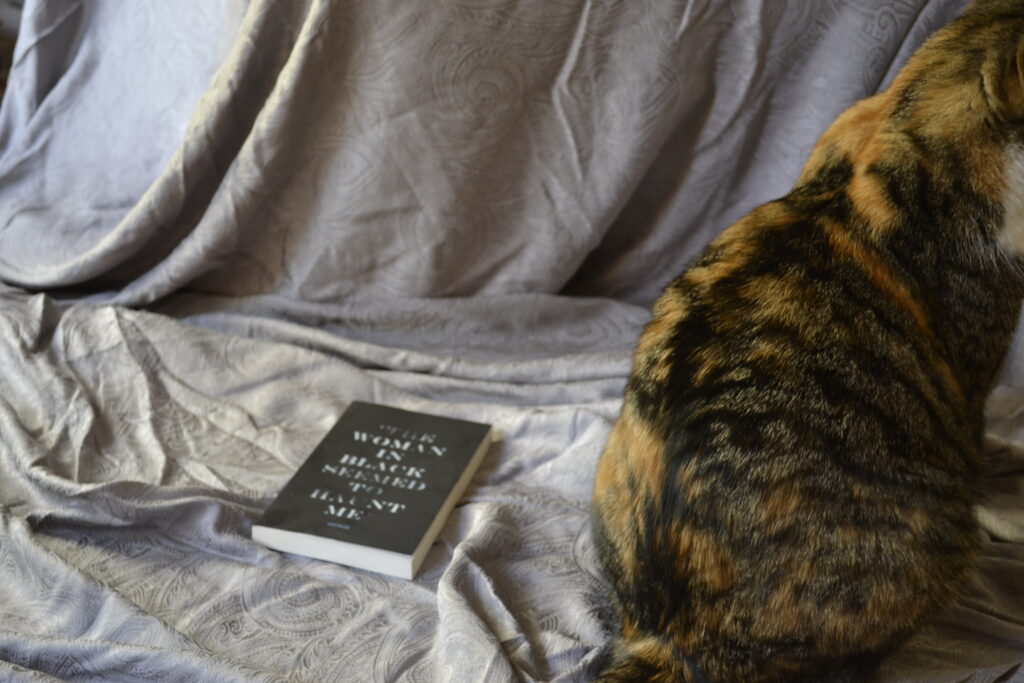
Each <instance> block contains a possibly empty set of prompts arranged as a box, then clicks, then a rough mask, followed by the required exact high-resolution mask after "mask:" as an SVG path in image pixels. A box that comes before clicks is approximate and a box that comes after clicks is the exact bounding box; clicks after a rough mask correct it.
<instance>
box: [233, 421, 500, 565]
mask: <svg viewBox="0 0 1024 683" xmlns="http://www.w3.org/2000/svg"><path fill="white" fill-rule="evenodd" d="M494 434H495V430H493V429H492V428H491V426H490V425H486V424H480V423H477V422H468V421H466V420H457V419H454V418H449V417H441V416H437V415H428V414H425V413H418V412H412V411H408V410H401V409H399V408H392V407H389V406H383V405H377V404H372V403H363V402H355V403H352V405H350V406H349V408H348V410H346V411H345V413H344V414H343V415H342V416H341V418H339V420H338V422H337V423H336V424H335V425H334V427H332V428H331V430H330V431H329V432H328V433H327V436H325V437H324V439H323V440H322V441H321V442H320V444H319V445H318V446H317V447H316V448H315V449H314V450H313V452H312V453H311V454H310V456H309V458H307V460H306V461H305V463H303V464H302V466H300V467H299V469H298V471H297V472H296V473H295V475H294V476H293V477H292V478H291V479H290V480H289V481H288V483H287V484H285V486H284V488H283V489H282V490H281V492H280V493H279V494H278V496H277V498H275V499H274V502H273V503H271V505H270V507H269V508H267V510H266V511H265V512H264V513H263V515H262V517H260V519H259V520H258V521H257V522H256V523H255V524H254V525H253V527H252V538H253V540H256V541H259V542H260V543H263V544H264V545H266V546H268V547H271V548H274V549H277V550H282V551H285V552H290V553H296V554H299V555H306V556H309V557H316V558H318V559H324V560H329V561H332V562H338V563H340V564H345V565H348V566H352V567H358V568H360V569H369V570H372V571H377V572H382V573H385V574H391V575H393V576H399V577H402V578H407V579H411V578H413V577H414V576H415V574H416V571H417V570H418V569H419V565H420V564H421V563H422V561H423V558H424V557H425V556H426V553H427V550H428V549H429V548H430V545H431V544H432V543H433V541H434V538H435V537H436V536H437V534H438V533H439V532H440V530H441V527H442V526H443V524H444V522H445V520H446V519H447V518H448V515H449V514H450V513H451V510H452V508H453V507H454V505H455V503H456V501H457V500H458V498H459V497H460V496H461V495H462V492H463V491H464V490H465V487H466V485H467V484H468V483H469V480H470V479H471V478H472V476H473V473H474V472H475V471H476V469H477V467H478V466H479V465H480V462H481V461H482V460H483V456H484V454H485V453H486V451H487V449H488V446H489V445H490V443H491V442H492V440H493V438H494Z"/></svg>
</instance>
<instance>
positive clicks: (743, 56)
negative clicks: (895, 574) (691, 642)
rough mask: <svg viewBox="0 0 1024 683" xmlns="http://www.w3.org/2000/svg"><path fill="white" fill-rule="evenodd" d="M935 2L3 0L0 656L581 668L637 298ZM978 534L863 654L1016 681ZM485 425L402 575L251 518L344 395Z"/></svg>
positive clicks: (599, 603)
mask: <svg viewBox="0 0 1024 683" xmlns="http://www.w3.org/2000/svg"><path fill="white" fill-rule="evenodd" d="M963 4H964V2H963V0H817V1H816V2H804V1H802V0H787V1H785V2H780V1H779V0H675V1H667V0H666V1H659V2H604V1H601V0H521V1H518V2H517V1H514V0H438V1H437V2H430V3H409V2H399V1H398V0H354V1H352V2H328V1H326V0H306V1H305V2H298V1H296V2H290V1H289V2H276V1H274V0H251V1H249V2H243V1H242V0H220V1H219V2H210V1H209V0H176V1H175V2H173V3H137V2H130V1H128V0H120V1H117V0H105V1H104V2H87V1H85V0H60V1H55V0H29V1H28V2H26V3H25V7H24V11H23V15H22V20H21V24H20V28H19V35H18V42H17V47H16V51H15V55H14V66H13V69H12V70H11V74H10V79H9V82H8V87H7V90H6V93H5V94H4V99H3V104H2V107H0V283H2V284H0V679H3V680H17V681H21V680H25V681H50V680H102V681H115V680H125V681H140V680H161V681H178V680H194V681H250V680H255V681H279V680H280V681H316V682H321V681H346V682H347V681H399V680H401V681H586V680H590V678H591V677H592V676H593V673H594V672H593V665H594V662H595V660H596V658H597V657H598V655H599V653H600V652H601V648H602V647H603V645H604V643H605V642H606V640H607V639H608V637H609V634H610V632H611V630H612V628H613V623H612V619H611V615H610V614H609V610H608V597H607V589H606V585H605V584H604V582H603V579H602V578H601V573H600V571H599V569H598V567H597V565H596V562H595V557H594V553H593V548H592V543H591V540H590V532H589V529H588V500H589V494H590V487H591V482H592V477H593V470H594V467H595V464H596V460H597V457H598V455H599V453H600V450H601V448H602V445H603V441H604V439H605V437H606V435H607V433H608V431H609V428H610V426H611V424H612V422H613V421H614V419H615V417H616V415H617V411H618V408H619V403H620V397H621V392H622V390H623V387H624V383H625V378H626V375H627V372H628V368H629V360H630V354H631V350H632V346H633V344H634V342H635V339H636V337H637V335H638V333H639V330H640V329H641V327H642V326H643V324H644V323H645V321H646V319H647V315H648V307H649V305H650V302H651V301H652V300H653V298H654V297H655V296H657V294H658V292H659V291H660V289H661V288H662V287H663V286H664V285H665V284H666V283H667V281H668V280H669V279H670V278H671V277H673V276H674V275H675V274H677V273H678V271H679V270H681V269H682V267H683V266H684V265H685V263H686V262H687V261H688V260H689V259H690V258H691V257H692V256H693V255H694V253H695V252H696V251H697V250H698V249H700V248H701V247H702V246H703V244H705V243H706V241H707V240H708V239H710V237H712V236H713V235H714V234H716V233H717V232H718V231H720V230H721V229H722V228H723V227H725V226H726V225H728V224H729V223H730V222H731V221H733V220H734V219H736V218H737V217H739V216H740V215H742V214H744V213H746V212H747V211H749V210H750V209H751V208H752V207H753V206H755V205H757V204H758V203H760V202H763V201H765V200H768V199H771V198H773V197H776V196H778V195H780V194H782V193H784V192H785V191H786V190H787V189H788V187H789V185H790V184H791V183H792V181H793V179H794V178H795V176H796V174H797V172H798V170H799V168H800V166H801V165H802V162H803V160H804V158H805V157H806V155H807V153H808V151H809V149H810V146H811V145H812V144H813V142H814V140H815V139H816V138H817V136H818V135H819V134H820V133H821V131H822V130H824V128H825V127H826V126H827V125H828V124H829V123H830V122H831V120H832V119H833V118H834V117H835V116H836V115H837V114H838V113H839V112H840V111H842V110H843V109H844V108H845V107H846V106H848V105H849V104H851V103H852V102H854V101H856V100H857V99H859V98H861V97H864V96H866V95H868V94H871V93H873V92H875V91H877V90H878V89H880V88H882V87H884V85H885V84H887V83H888V81H889V79H891V77H892V76H893V74H894V72H895V71H896V70H897V69H898V68H899V66H900V65H901V64H902V63H903V61H904V60H905V59H906V57H907V56H908V55H909V54H910V53H911V52H912V51H913V49H914V48H915V47H916V46H917V45H919V44H920V43H921V42H922V41H923V40H924V39H925V38H926V37H927V36H928V35H929V34H930V33H931V32H932V31H934V30H935V29H936V28H938V27H939V26H941V25H943V24H944V23H945V22H947V21H948V20H950V19H951V18H952V17H953V16H955V15H956V13H957V12H958V11H959V10H960V9H961V7H962V6H963ZM1022 391H1024V348H1021V347H1020V346H1019V345H1018V346H1015V350H1014V352H1013V353H1012V354H1011V358H1010V359H1009V361H1008V363H1007V366H1006V368H1005V370H1004V373H1003V376H1002V379H1001V381H1000V386H999V388H998V390H997V391H996V392H995V394H994V395H993V397H992V400H991V402H990V406H989V427H990V434H989V437H988V441H987V446H986V447H987V449H988V450H989V451H990V454H991V457H992V462H993V474H992V476H991V477H990V479H989V481H988V484H987V491H988V497H987V498H986V500H985V503H984V505H983V506H982V508H981V509H980V511H979V517H980V518H981V520H982V523H983V526H984V529H985V536H986V541H985V545H984V554H983V559H982V562H981V565H980V568H979V571H978V572H977V575H976V576H975V577H973V578H972V580H971V583H970V585H969V587H968V589H967V591H966V592H965V594H964V595H963V596H962V597H961V598H960V599H959V600H958V601H957V602H956V604H955V605H954V606H953V607H952V608H951V609H950V610H949V611H948V612H946V613H944V614H942V615H940V616H939V617H938V618H936V619H935V620H934V621H933V622H930V623H929V624H928V625H927V626H926V627H925V628H924V629H923V630H922V632H921V633H920V634H918V635H917V636H916V637H914V638H913V639H912V640H911V641H910V642H909V643H908V644H907V645H906V646H905V647H903V648H902V649H901V650H900V651H899V652H897V653H896V654H894V655H893V656H892V657H890V658H889V659H888V660H886V663H885V666H884V668H883V670H882V672H881V674H880V678H879V680H881V681H885V682H887V683H888V682H896V681H900V682H904V681H905V682H911V681H912V682H915V683H916V682H921V683H924V682H946V681H949V682H953V681H971V682H978V683H980V682H992V681H997V680H998V681H1024V670H1022V669H1021V663H1022V662H1024V415H1022V408H1024V393H1022ZM355 400H361V401H373V402H379V403H387V404H391V405H395V406H398V407H402V408H408V409H412V410H421V411H424V412H435V413H439V414H444V415H450V416H453V417H462V418H467V419H473V420H478V421H484V422H489V423H493V424H495V425H498V426H499V427H500V428H501V430H502V431H503V433H504V436H505V438H504V440H503V442H502V443H501V444H500V445H498V446H495V447H493V448H492V450H491V451H490V452H489V453H488V455H487V457H486V459H485V461H484V464H483V466H482V467H481V469H480V470H479V471H478V473H477V474H476V475H475V477H474V479H473V481H472V483H471V485H470V487H469V489H468V490H467V492H466V494H465V495H464V496H463V498H462V499H461V501H460V502H459V505H458V506H457V507H456V509H455V511H454V513H453V514H452V516H451V518H450V519H449V521H448V523H447V524H446V525H445V527H444V529H443V531H442V532H441V535H440V536H439V538H438V540H437V542H436V543H435V544H434V545H433V547H432V548H431V550H430V553H429V555H428V556H427V559H426V562H425V564H424V568H423V569H422V571H421V573H420V575H419V576H418V578H417V579H416V580H415V581H403V580H400V579H391V578H387V577H384V576H381V575H376V574H373V573H369V572H363V571H358V570H352V569H347V568H345V567H342V566H338V565H334V564H329V563H324V562H319V561H316V560H311V559H306V558H302V557H298V556H290V555H283V554H280V553H277V552H274V551H271V550H268V549H265V548H263V547H261V546H260V545H258V544H256V543H253V542H252V541H251V540H250V539H249V527H250V525H251V523H252V521H253V520H254V519H255V518H257V517H258V516H259V514H260V512H261V511H262V510H263V509H264V508H265V507H266V506H267V505H268V504H269V503H270V501H271V500H272V499H273V497H274V495H275V493H276V492H277V491H278V490H279V488H280V487H281V486H282V485H283V484H284V482H285V481H286V480H287V479H288V477H289V476H290V475H291V474H292V473H293V472H294V471H295V469H296V468H297V466H298V465H299V464H300V463H301V462H302V461H303V459H304V458H305V457H306V455H307V454H308V453H309V451H310V450H311V449H312V448H313V446H314V445H315V444H316V443H317V442H318V440H319V439H320V438H321V437H322V436H323V434H324V433H325V432H326V431H327V430H328V428H329V427H330V426H331V425H332V423H333V422H334V421H335V420H336V419H337V417H338V415H339V414H340V413H341V412H342V411H343V410H344V408H345V407H346V406H347V405H348V404H349V403H351V402H352V401H355Z"/></svg>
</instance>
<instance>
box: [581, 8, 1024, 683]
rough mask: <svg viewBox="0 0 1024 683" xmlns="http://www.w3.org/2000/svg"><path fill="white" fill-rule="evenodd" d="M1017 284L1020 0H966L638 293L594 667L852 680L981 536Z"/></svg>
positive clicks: (607, 512)
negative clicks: (994, 391)
mask: <svg viewBox="0 0 1024 683" xmlns="http://www.w3.org/2000/svg"><path fill="white" fill-rule="evenodd" d="M1022 298H1024V0H975V2H973V3H972V4H970V5H969V6H968V7H967V8H966V9H965V10H964V12H963V13H962V14H961V15H960V16H959V17H958V18H957V19H955V20H954V21H953V22H952V23H951V24H949V25H948V26H946V27H945V28H943V29H941V30H940V31H938V32H937V33H936V34H935V35H934V36H933V37H932V38H931V39H930V40H929V41H927V42H926V43H925V44H924V45H923V46H922V47H921V48H920V49H919V50H918V51H917V52H915V54H914V55H913V56H912V57H911V59H910V60H909V61H908V62H907V65H906V66H905V67H904V68H903V69H902V70H901V71H900V73H899V74H898V75H897V77H896V78H895V79H894V81H893V83H892V86H891V87H889V88H888V89H887V90H886V91H884V92H882V93H881V94H878V95H875V96H873V97H870V98H868V99H866V100H863V101H861V102H860V103H858V104H856V105H854V106H853V107H852V108H850V109H849V110H847V111H846V112H845V113H843V114H842V115H841V116H840V117H839V118H838V119H837V120H836V122H835V123H834V124H833V125H832V126H831V127H830V128H829V129H828V130H827V131H826V132H825V134H824V135H823V136H822V138H821V139H820V140H819V142H818V143H817V145H816V146H815V148H814V149H813V151H812V153H811V156H810V159H809V160H808V162H807V164H806V166H805V167H804V169H803V171H802V172H801V174H800V176H799V178H798V179H797V181H796V184H795V186H794V187H793V189H792V191H791V192H790V193H789V194H788V195H786V196H785V197H783V198H781V199H779V200H777V201H772V202H769V203H767V204H765V205H763V206H760V207H759V208H756V209H755V210H754V211H753V212H752V213H750V214H749V215H747V216H746V217H745V218H743V219H741V220H740V221H738V222H737V223H735V224H734V225H732V226H731V227H729V228H728V229H726V230H725V231H724V232H723V233H722V234H721V235H720V236H719V237H717V238H716V239H715V240H714V241H712V242H711V244H710V245H709V246H708V247H707V249H706V251H705V252H704V253H703V254H702V255H700V256H698V257H697V258H696V260H694V261H693V262H692V263H691V264H690V266H689V267H688V268H687V270H686V271H685V272H683V274H682V275H681V276H679V277H678V278H676V279H675V280H674V281H672V282H671V283H670V284H669V285H668V287H667V288H666V289H665V290H664V292H663V294H662V295H661V296H660V298H659V299H658V300H657V301H656V302H655V304H654V307H653V312H652V317H651V320H650V322H649V323H648V324H647V326H646V327H645V329H644V331H643V333H642V335H641V336H640V339H639V341H638V343H637V348H636V353H635V357H634V360H633V367H632V372H631V375H630V377H629V380H628V383H627V386H626V390H625V396H624V400H623V405H622V408H621V413H620V415H619V418H618V420H617V421H616V423H615V425H614V427H613V429H612V431H611V433H610V435H609V438H608V441H607V445H606V446H605V449H604V452H603V453H602V455H601V458H600V462H599V464H598V469H597V474H596V477H595V483H594V492H593V505H592V526H593V531H594V539H595V545H596V548H597V552H598V556H599V558H600V561H601V564H602V565H603V568H604V572H605V574H606V576H607V578H608V579H609V582H610V584H611V586H612V589H613V591H614V598H615V602H616V605H617V610H618V612H619V616H620V622H621V623H620V624H619V625H618V628H619V632H618V635H617V636H616V637H615V638H614V639H613V640H612V641H611V642H610V643H609V645H608V648H607V652H606V657H605V661H604V663H603V669H602V671H601V673H600V674H599V676H598V678H599V680H601V681H695V682H700V681H707V682H708V683H711V682H714V683H724V682H731V681H743V682H744V683H770V682H776V681H778V682H783V681H784V682H785V683H797V682H799V681H858V682H860V681H865V680H869V679H870V676H871V675H872V672H873V671H875V670H876V668H877V666H878V664H879V661H880V660H881V659H882V658H883V657H884V656H885V655H886V654H887V653H889V652H891V651H892V650H893V649H894V648H895V647H897V646H898V645H899V644H900V643H902V642H903V641H905V639H906V638H907V637H908V636H909V635H910V634H912V633H913V632H914V631H915V630H916V629H917V628H918V627H919V626H920V625H921V624H922V622H923V621H924V620H925V619H927V618H929V617H930V616H933V615H934V614H935V613H936V612H937V611H938V610H940V609H942V608H943V606H945V605H947V604H949V603H950V602H951V600H952V599H953V598H954V597H955V596H956V594H957V591H958V590H959V589H961V588H962V586H963V584H964V582H965V580H966V578H967V577H968V575H969V573H970V572H971V571H972V570H973V568H974V565H975V560H976V556H977V554H978V552H979V548H980V542H981V541H980V531H979V530H978V527H977V524H976V521H975V518H974V513H973V508H974V505H975V504H976V502H977V501H978V498H979V482H980V479H981V477H982V476H983V474H984V462H983V461H982V451H981V444H982V438H983V429H984V417H983V408H984V404H985V398H986V395H987V394H988V393H989V391H990V389H991V388H992V386H993V384H994V382H995V380H996V377H997V373H998V371H999V369H1000V365H1001V363H1002V360H1003V357H1004V355H1005V354H1006V351H1007V348H1008V346H1009V343H1010V340H1011V337H1012V334H1013V330H1014V328H1015V326H1016V323H1017V319H1018V315H1019V311H1020V307H1021V301H1022Z"/></svg>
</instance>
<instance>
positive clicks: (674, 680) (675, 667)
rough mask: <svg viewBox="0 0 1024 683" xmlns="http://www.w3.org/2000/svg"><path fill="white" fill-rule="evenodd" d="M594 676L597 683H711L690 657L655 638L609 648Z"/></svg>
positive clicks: (616, 643)
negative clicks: (642, 682) (598, 671)
mask: <svg viewBox="0 0 1024 683" xmlns="http://www.w3.org/2000/svg"><path fill="white" fill-rule="evenodd" d="M602 665H603V668H602V669H601V672H600V673H599V674H598V676H597V681H598V683H639V682H640V681H644V682H645V683H646V682H648V681H649V682H650V683H711V679H709V678H708V677H707V676H705V675H704V674H703V673H701V671H700V669H698V668H697V665H696V663H695V662H694V661H693V659H692V658H691V657H687V656H686V655H684V654H683V653H681V652H679V650H678V649H677V648H676V647H675V646H674V645H673V644H672V643H671V642H669V641H667V640H665V639H663V638H660V637H658V636H646V637H642V638H637V639H631V640H627V639H625V638H622V637H621V636H620V637H619V638H617V639H615V640H614V641H612V642H611V643H610V644H609V647H608V649H607V650H606V652H605V656H604V658H603V661H602Z"/></svg>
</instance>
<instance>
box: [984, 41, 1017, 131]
mask: <svg viewBox="0 0 1024 683" xmlns="http://www.w3.org/2000/svg"><path fill="white" fill-rule="evenodd" d="M981 87H982V88H984V91H985V98H986V100H987V101H988V105H989V107H990V108H991V110H992V113H993V114H994V115H995V116H996V118H997V119H999V120H1001V121H1004V122H1010V121H1020V120H1024V35H1022V36H1020V37H1019V38H1017V39H1016V40H1014V41H1006V42H1005V43H1003V44H1002V45H992V46H990V47H989V48H988V50H987V54H986V59H985V62H984V64H983V66H982V70H981Z"/></svg>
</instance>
